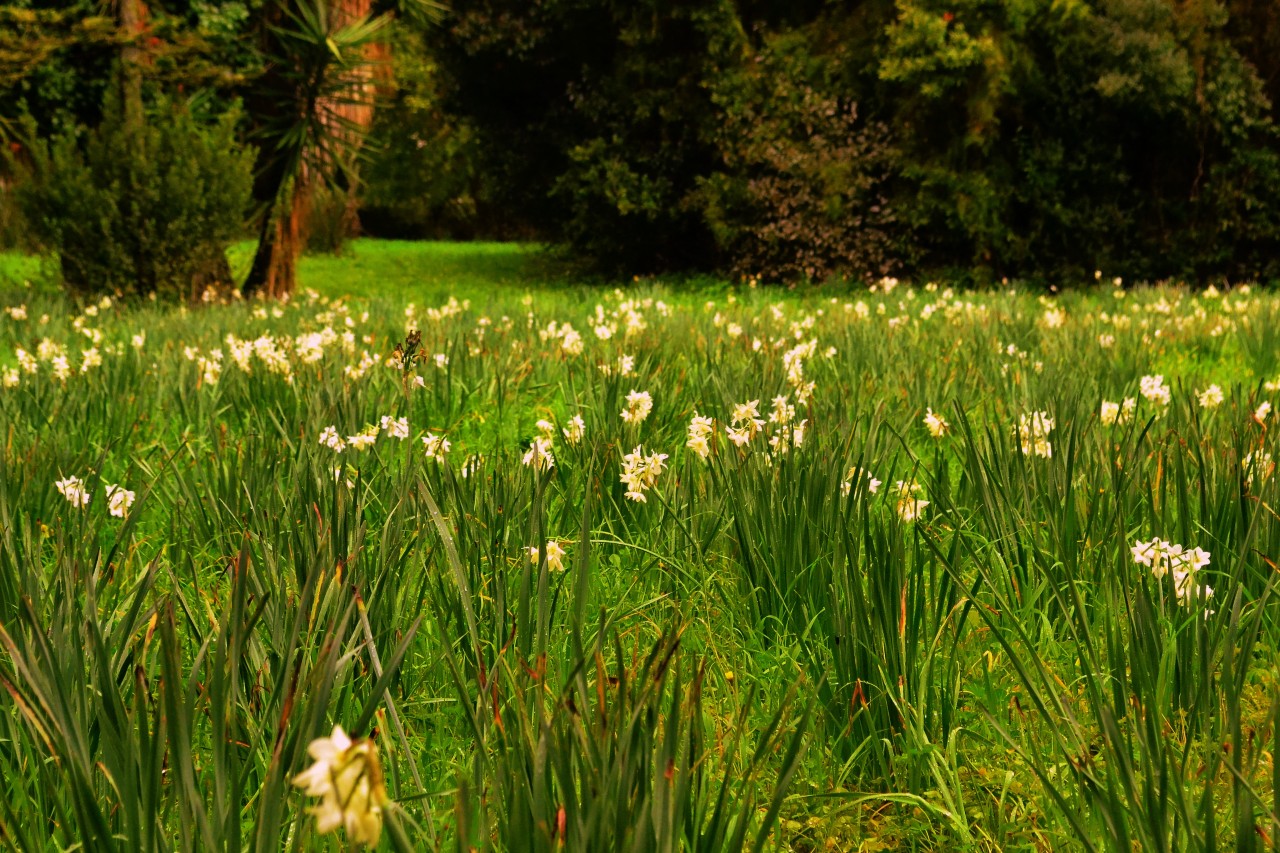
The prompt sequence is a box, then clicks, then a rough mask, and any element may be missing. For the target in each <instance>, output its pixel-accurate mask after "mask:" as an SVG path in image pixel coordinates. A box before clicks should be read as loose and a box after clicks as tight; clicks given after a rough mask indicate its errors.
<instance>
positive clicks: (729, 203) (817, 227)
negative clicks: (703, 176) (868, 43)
mask: <svg viewBox="0 0 1280 853" xmlns="http://www.w3.org/2000/svg"><path fill="white" fill-rule="evenodd" d="M834 72H835V69H834V68H833V67H832V63H831V61H830V60H829V59H828V58H826V57H822V56H815V55H814V54H813V52H812V51H811V50H810V49H809V46H808V44H807V43H806V41H805V40H804V39H802V38H795V37H790V38H785V39H778V40H776V42H775V43H773V44H770V45H769V46H768V47H767V48H766V49H764V50H761V51H760V52H759V53H758V54H757V56H756V57H755V61H752V62H747V63H744V64H742V65H741V66H737V67H735V68H732V69H731V70H729V71H728V72H727V73H725V74H723V75H722V76H721V78H720V79H719V80H718V81H716V85H715V87H714V89H713V92H714V97H715V103H716V106H717V108H718V109H719V110H720V112H721V114H722V116H723V122H722V125H721V127H720V130H719V133H718V135H717V136H716V146H717V149H718V150H719V152H720V154H721V157H722V158H723V163H722V166H721V168H719V169H718V170H717V171H716V172H715V173H714V174H712V175H711V176H710V177H709V178H708V179H707V180H706V182H705V185H704V189H705V193H704V201H705V207H704V211H705V213H704V215H705V216H706V217H707V220H708V222H709V223H711V225H712V228H713V232H714V233H715V235H716V237H717V239H718V241H719V243H720V248H721V254H722V256H723V257H724V258H726V259H727V260H726V265H727V267H728V268H729V269H730V270H731V271H732V272H733V273H735V274H737V275H739V276H757V277H761V278H763V279H764V280H766V281H774V280H787V279H792V280H793V279H798V278H808V279H824V278H828V277H831V276H834V275H838V274H852V275H860V276H866V277H871V276H876V277H879V276H883V275H887V274H889V273H890V272H893V271H895V269H896V267H897V266H898V263H899V258H901V257H902V256H903V255H904V254H905V253H906V247H905V246H904V245H902V243H901V234H900V229H898V228H897V226H896V220H895V217H894V215H893V213H892V208H891V206H890V204H889V200H888V198H887V193H888V185H887V178H888V176H889V174H890V172H891V170H892V168H893V165H894V151H893V148H892V145H891V143H890V135H889V131H888V128H887V127H885V126H884V125H883V124H881V123H879V122H867V121H861V120H859V117H858V108H857V105H856V104H854V103H853V102H852V101H850V100H848V99H847V98H846V97H844V96H843V95H842V94H841V93H840V90H839V87H838V85H837V84H836V81H835V79H834Z"/></svg>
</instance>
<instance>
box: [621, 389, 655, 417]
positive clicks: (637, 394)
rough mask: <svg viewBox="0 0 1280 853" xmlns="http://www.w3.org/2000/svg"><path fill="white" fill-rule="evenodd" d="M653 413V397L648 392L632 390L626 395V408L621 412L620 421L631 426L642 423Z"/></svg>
mask: <svg viewBox="0 0 1280 853" xmlns="http://www.w3.org/2000/svg"><path fill="white" fill-rule="evenodd" d="M652 411H653V397H651V396H649V392H648V391H636V390H634V389H633V390H632V391H631V393H629V394H627V407H626V408H625V409H623V410H622V420H623V422H624V423H628V424H630V425H632V426H636V425H637V424H640V423H643V422H644V419H645V418H647V417H649V413H650V412H652Z"/></svg>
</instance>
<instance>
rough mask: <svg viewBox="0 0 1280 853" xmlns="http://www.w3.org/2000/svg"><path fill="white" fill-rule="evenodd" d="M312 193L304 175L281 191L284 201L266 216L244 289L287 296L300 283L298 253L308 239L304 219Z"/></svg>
mask: <svg viewBox="0 0 1280 853" xmlns="http://www.w3.org/2000/svg"><path fill="white" fill-rule="evenodd" d="M309 196H310V193H309V190H308V189H307V186H306V183H305V182H304V181H303V180H302V179H301V178H299V179H297V180H295V181H294V184H293V188H292V189H291V190H289V191H287V192H285V193H282V194H281V201H280V203H279V204H277V205H275V206H274V207H273V208H272V209H271V210H270V211H269V212H268V213H267V214H266V215H264V216H263V218H262V227H261V230H260V231H259V234H258V249H257V251H256V252H255V253H254V255H253V266H251V267H250V268H249V277H248V278H247V279H245V283H244V288H243V289H242V291H241V292H242V293H243V294H244V295H245V296H261V297H263V298H266V299H286V298H288V297H289V295H290V294H292V293H293V291H294V288H295V287H296V286H297V284H298V255H299V254H300V253H301V251H302V243H303V241H304V240H305V235H304V234H303V228H302V226H303V222H304V221H305V220H306V215H307V199H308V198H309Z"/></svg>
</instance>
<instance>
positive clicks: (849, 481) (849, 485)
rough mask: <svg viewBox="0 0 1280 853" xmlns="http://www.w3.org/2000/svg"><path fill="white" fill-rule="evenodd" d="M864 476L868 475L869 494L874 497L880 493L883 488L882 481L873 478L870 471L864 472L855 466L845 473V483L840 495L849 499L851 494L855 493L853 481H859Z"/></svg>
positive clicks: (841, 486) (841, 485) (842, 484)
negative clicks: (881, 487)
mask: <svg viewBox="0 0 1280 853" xmlns="http://www.w3.org/2000/svg"><path fill="white" fill-rule="evenodd" d="M863 474H866V475H867V492H868V493H869V494H872V495H874V494H875V493H876V492H878V491H880V486H881V481H880V480H877V479H876V478H875V477H873V476H871V472H870V471H864V470H862V469H861V468H858V467H857V466H854V467H853V468H850V469H849V470H848V471H847V472H845V475H844V482H843V483H841V484H840V494H842V495H844V496H845V497H848V496H849V493H850V492H852V491H853V481H854V480H857V479H858V478H859V477H861V476H862V475H863Z"/></svg>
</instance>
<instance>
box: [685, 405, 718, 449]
mask: <svg viewBox="0 0 1280 853" xmlns="http://www.w3.org/2000/svg"><path fill="white" fill-rule="evenodd" d="M715 435H716V422H715V419H713V418H708V417H705V416H703V415H699V414H697V413H695V414H694V416H693V419H692V420H690V421H689V440H688V441H686V442H685V445H684V446H685V447H687V448H689V449H690V450H692V451H693V452H694V453H696V454H698V456H699V457H701V458H702V459H706V458H707V457H708V456H710V455H711V442H713V441H714V440H715Z"/></svg>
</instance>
